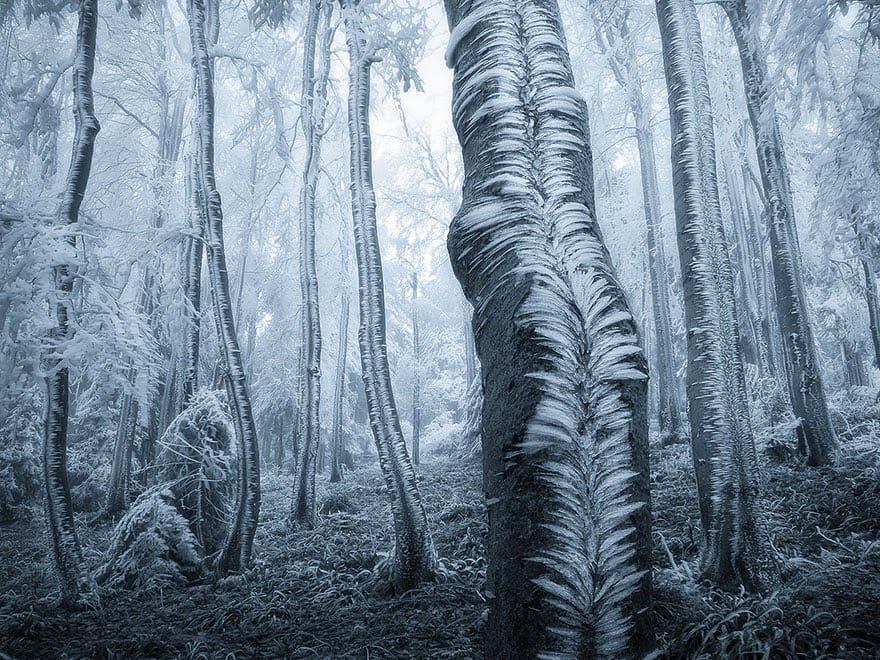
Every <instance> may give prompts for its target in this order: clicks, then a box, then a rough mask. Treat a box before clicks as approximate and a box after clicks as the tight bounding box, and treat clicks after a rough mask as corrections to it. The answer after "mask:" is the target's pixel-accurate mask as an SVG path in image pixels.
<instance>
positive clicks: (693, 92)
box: [657, 0, 774, 590]
mask: <svg viewBox="0 0 880 660" xmlns="http://www.w3.org/2000/svg"><path fill="white" fill-rule="evenodd" d="M657 17H658V20H659V23H660V35H661V39H662V43H663V60H664V64H665V70H666V83H667V89H668V93H669V108H670V121H671V129H672V173H673V188H674V191H675V216H676V221H677V224H678V247H679V255H680V260H681V268H682V280H683V286H684V307H685V325H686V328H687V341H688V370H687V390H688V399H689V403H690V408H689V414H690V422H691V446H692V448H693V459H694V468H695V471H696V476H697V494H698V497H699V503H700V518H701V521H702V526H703V536H704V538H703V562H702V563H703V570H704V572H705V574H706V575H707V576H709V577H710V578H711V579H712V580H713V581H714V582H715V584H717V585H718V586H720V587H723V588H737V587H739V586H740V585H741V586H743V587H745V588H746V589H749V590H759V589H761V588H763V587H765V586H767V585H768V584H769V583H770V581H772V577H773V576H772V567H773V565H774V564H773V561H772V559H771V557H770V555H769V553H770V547H769V542H768V540H767V539H766V538H765V533H764V530H763V528H762V525H761V522H760V515H759V508H758V500H757V497H758V478H757V457H756V453H755V444H754V437H753V435H752V429H751V424H750V421H749V411H748V405H747V398H746V386H745V375H744V370H743V363H742V356H741V355H740V353H739V348H738V325H737V311H736V299H735V296H734V289H733V272H732V269H731V264H730V258H729V255H728V253H727V241H726V238H725V235H724V228H723V226H722V219H721V206H720V202H719V196H718V183H717V180H716V169H715V136H714V131H713V128H712V111H711V101H710V97H709V84H708V80H707V78H706V66H705V60H704V58H703V44H702V40H701V35H700V25H699V22H698V20H697V13H696V9H695V7H694V3H693V0H658V1H657Z"/></svg>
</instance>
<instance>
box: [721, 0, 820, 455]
mask: <svg viewBox="0 0 880 660" xmlns="http://www.w3.org/2000/svg"><path fill="white" fill-rule="evenodd" d="M722 4H723V7H724V10H725V12H727V16H728V18H729V19H730V24H731V26H732V28H733V34H734V37H736V43H737V46H738V47H739V54H740V59H741V60H742V70H743V81H744V84H745V94H746V104H747V105H748V109H749V119H750V120H751V123H752V130H753V131H754V134H755V146H756V148H757V152H758V167H759V169H760V171H761V181H762V183H763V187H764V193H765V197H766V199H767V204H768V207H769V208H768V212H769V214H770V222H769V228H770V253H771V257H772V262H773V284H774V289H775V291H776V301H777V305H778V312H779V313H778V317H779V325H780V329H781V331H782V339H783V342H782V346H783V350H784V352H785V366H786V374H787V376H788V391H789V396H790V397H791V404H792V409H793V410H794V414H795V417H797V418H798V420H799V426H798V429H797V432H798V444H799V445H800V446H801V447H802V448H805V449H806V453H807V462H808V463H809V464H810V465H824V464H826V463H830V462H831V461H833V459H834V451H835V449H836V447H837V437H836V435H835V433H834V428H833V426H832V425H831V418H830V416H829V414H828V404H827V402H826V400H825V391H824V388H823V386H822V373H821V370H820V368H819V362H818V359H817V354H816V346H815V343H814V341H813V331H812V329H811V327H810V322H809V318H808V316H807V296H806V291H805V290H804V284H803V280H802V275H801V272H802V270H803V265H802V263H801V256H800V247H799V245H798V238H797V226H796V225H795V218H794V204H793V201H792V196H791V181H790V177H789V174H788V163H787V162H786V158H785V149H784V148H783V145H782V136H781V134H780V130H779V121H778V119H777V117H776V109H775V108H774V104H773V97H772V96H771V91H770V87H769V84H768V82H767V62H766V58H765V56H764V52H763V48H762V46H761V43H760V39H759V35H758V32H757V24H756V22H754V21H753V12H754V9H753V8H752V7H751V6H749V3H747V0H729V1H727V2H724V3H722Z"/></svg>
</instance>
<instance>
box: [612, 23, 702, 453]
mask: <svg viewBox="0 0 880 660" xmlns="http://www.w3.org/2000/svg"><path fill="white" fill-rule="evenodd" d="M618 29H619V31H620V36H621V38H622V40H623V44H622V48H621V49H618V50H615V51H613V52H612V48H613V46H614V44H613V42H612V44H611V48H605V49H606V50H607V51H608V55H609V56H610V62H611V65H612V71H613V72H614V74H615V78H616V79H617V82H618V84H619V85H620V86H621V87H622V88H623V89H625V90H627V92H628V93H629V104H630V111H631V112H632V114H633V119H634V121H635V125H636V145H637V147H638V150H639V164H640V171H641V180H642V195H643V200H644V204H643V206H644V211H645V224H646V229H647V231H646V238H647V244H648V272H649V275H650V281H651V308H652V311H653V320H654V334H655V337H656V344H657V348H656V354H657V356H656V360H655V364H656V369H655V370H654V371H655V372H656V374H657V395H658V396H657V401H658V417H659V421H660V435H661V437H663V439H664V440H665V441H666V443H668V442H670V441H671V442H676V441H678V440H679V439H680V440H682V441H684V440H686V439H687V437H688V432H687V429H686V428H685V426H684V413H683V405H682V400H681V396H680V394H679V381H678V377H677V376H676V374H675V349H674V346H673V341H672V315H671V311H670V308H671V306H670V297H669V289H670V286H669V280H668V276H667V273H668V268H667V265H666V263H667V260H666V250H665V248H664V245H663V233H662V229H661V225H662V222H661V220H662V211H661V208H660V184H659V181H658V176H657V161H656V153H655V151H654V131H653V129H652V128H651V123H650V114H651V113H650V106H649V103H648V100H647V99H646V98H645V94H644V89H643V85H642V79H641V74H640V73H639V70H638V62H637V61H636V55H635V49H634V44H633V39H632V36H631V35H630V32H629V25H628V23H627V17H626V15H624V16H623V18H622V22H621V24H620V25H619V26H618ZM609 38H610V35H609ZM602 45H603V47H605V45H604V43H603V44H602Z"/></svg>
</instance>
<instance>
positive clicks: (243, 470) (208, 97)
mask: <svg viewBox="0 0 880 660" xmlns="http://www.w3.org/2000/svg"><path fill="white" fill-rule="evenodd" d="M187 10H188V19H189V29H190V42H191V44H192V50H193V70H194V78H195V83H194V84H195V92H196V94H195V96H196V100H197V108H198V111H197V125H198V133H197V140H198V148H199V155H198V158H197V159H195V163H194V165H195V167H196V173H197V176H196V180H197V183H198V189H199V191H200V193H201V194H200V202H201V206H202V212H201V216H202V217H203V218H205V220H206V223H205V245H206V249H207V257H208V259H207V261H208V272H209V275H210V280H211V294H212V297H213V302H214V317H215V325H216V326H217V332H218V344H219V347H220V352H221V355H222V360H223V363H224V367H225V374H224V379H225V381H226V388H227V391H228V393H229V407H230V409H231V411H232V419H233V421H234V423H235V430H236V436H237V439H238V445H239V467H238V470H239V487H238V502H237V504H236V507H235V512H234V515H233V519H232V521H231V524H230V527H229V532H228V534H227V537H226V540H225V541H224V543H223V548H222V550H221V551H220V554H219V556H218V557H217V561H216V564H215V568H216V570H217V572H218V574H220V575H224V574H226V573H228V572H230V571H241V570H244V569H245V568H246V567H247V565H248V563H249V562H250V558H251V549H252V547H253V541H254V534H255V533H256V529H257V523H258V521H259V514H260V450H259V442H258V439H257V431H256V425H255V424H254V416H253V410H252V408H251V401H250V395H249V394H248V387H247V383H246V379H245V371H244V366H243V364H242V360H241V350H240V348H239V343H238V335H237V334H236V331H235V320H234V319H233V315H232V304H231V300H230V296H229V274H228V272H227V269H226V253H225V248H224V245H223V210H222V207H221V203H220V193H219V192H218V191H217V185H216V181H215V177H214V71H213V66H212V64H211V58H210V55H209V54H208V44H207V39H206V36H205V35H206V33H205V1H204V0H189V1H188V3H187Z"/></svg>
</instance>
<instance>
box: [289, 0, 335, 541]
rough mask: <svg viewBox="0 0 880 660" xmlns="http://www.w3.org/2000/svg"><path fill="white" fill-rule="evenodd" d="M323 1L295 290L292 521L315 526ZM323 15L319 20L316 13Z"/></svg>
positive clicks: (326, 52)
mask: <svg viewBox="0 0 880 660" xmlns="http://www.w3.org/2000/svg"><path fill="white" fill-rule="evenodd" d="M331 10H332V4H330V3H329V2H326V1H325V0H309V12H308V18H307V19H306V36H305V45H304V52H303V72H302V74H303V80H302V94H301V103H302V107H303V110H302V114H301V120H302V121H301V123H302V126H303V132H304V133H305V138H306V162H305V169H304V171H303V184H302V197H301V201H300V211H301V217H300V269H299V277H300V289H301V293H302V300H303V304H302V312H303V315H302V335H303V347H302V350H303V352H304V355H303V357H304V360H303V363H302V368H303V373H302V374H301V375H300V378H301V379H302V381H301V387H300V393H301V395H302V397H303V398H302V401H301V402H300V406H301V410H302V418H301V421H302V426H301V428H300V434H299V435H300V443H301V444H300V446H301V447H302V452H301V457H302V458H301V460H300V462H299V469H298V476H297V480H296V482H297V483H296V494H295V496H294V507H293V522H294V523H295V524H298V525H303V526H306V527H313V526H314V524H315V470H316V467H317V457H318V445H319V444H320V431H321V426H320V409H321V315H320V313H319V305H318V270H317V265H316V263H315V214H316V208H315V206H316V199H315V196H316V192H317V186H318V174H319V173H320V169H321V139H322V137H323V134H324V114H325V111H326V108H327V80H328V76H329V72H330V41H331V37H332V32H331V26H330V12H331ZM322 14H323V20H322V19H321V16H322ZM319 21H321V23H322V26H321V28H322V29H321V31H320V32H321V71H320V72H319V74H318V76H317V78H316V77H315V50H316V49H315V46H316V42H317V37H318V23H319Z"/></svg>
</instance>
